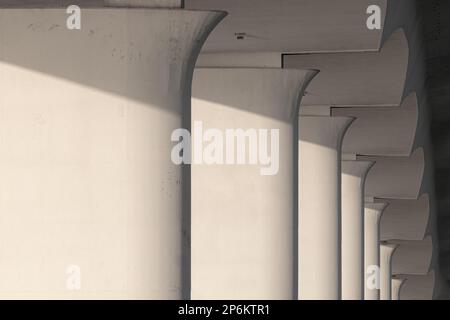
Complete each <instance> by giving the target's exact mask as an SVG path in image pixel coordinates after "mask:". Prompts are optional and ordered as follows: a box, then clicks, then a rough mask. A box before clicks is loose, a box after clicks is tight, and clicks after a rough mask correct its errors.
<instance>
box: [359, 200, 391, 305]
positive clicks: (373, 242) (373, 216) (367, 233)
mask: <svg viewBox="0 0 450 320" xmlns="http://www.w3.org/2000/svg"><path fill="white" fill-rule="evenodd" d="M388 205H389V204H388V203H380V202H378V203H371V202H367V201H366V203H365V205H364V300H380V290H379V286H377V283H376V277H374V274H373V273H374V270H376V268H379V266H380V218H381V216H382V215H383V211H384V210H385V209H386V207H388ZM374 279H375V283H373V282H374V281H373V280H374Z"/></svg>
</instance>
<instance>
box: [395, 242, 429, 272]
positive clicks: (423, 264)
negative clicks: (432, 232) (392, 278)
mask: <svg viewBox="0 0 450 320" xmlns="http://www.w3.org/2000/svg"><path fill="white" fill-rule="evenodd" d="M395 243H396V244H398V245H399V246H398V248H397V250H396V251H395V253H394V254H393V256H392V274H394V275H395V274H427V273H428V271H429V270H430V268H431V262H432V257H433V241H432V237H431V236H427V237H426V238H425V239H424V240H418V241H395Z"/></svg>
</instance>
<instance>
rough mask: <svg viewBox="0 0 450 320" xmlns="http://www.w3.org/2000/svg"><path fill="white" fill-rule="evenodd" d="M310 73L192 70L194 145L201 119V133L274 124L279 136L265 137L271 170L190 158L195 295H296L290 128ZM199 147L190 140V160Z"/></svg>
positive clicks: (293, 165) (269, 127)
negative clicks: (263, 171) (264, 171)
mask: <svg viewBox="0 0 450 320" xmlns="http://www.w3.org/2000/svg"><path fill="white" fill-rule="evenodd" d="M315 74H316V72H315V71H308V70H286V69H241V68H223V69H221V68H205V69H196V70H195V74H194V82H193V97H194V98H193V100H192V105H193V108H192V120H193V126H194V131H193V135H194V138H193V139H194V144H195V143H196V142H195V140H196V139H201V138H202V133H201V132H200V131H199V130H198V131H196V129H195V126H196V124H195V122H198V121H202V126H203V132H204V133H205V134H206V130H208V129H210V128H213V129H215V130H216V131H215V132H216V133H217V135H220V134H221V133H223V132H225V130H227V129H230V130H233V129H243V130H253V129H254V130H271V132H273V131H272V130H278V135H277V136H279V138H276V139H275V140H274V137H273V136H272V137H271V132H270V133H268V135H269V143H270V141H272V144H273V145H272V147H270V148H268V149H266V151H269V150H272V151H273V154H272V155H269V156H270V158H269V160H271V161H270V162H271V163H272V164H274V162H275V160H276V158H278V164H277V168H276V169H277V170H276V171H275V172H273V175H261V168H263V169H267V167H268V165H267V164H264V165H263V164H261V163H260V164H259V165H255V164H248V162H245V163H243V164H235V165H232V164H228V165H224V164H219V162H220V161H218V162H216V161H214V162H212V163H210V164H208V165H206V164H203V165H197V164H195V162H194V165H193V166H192V184H191V185H192V212H193V216H192V297H193V298H194V299H295V298H296V297H297V281H296V280H297V267H296V264H297V258H296V256H297V246H296V241H297V238H296V233H297V230H296V223H295V221H296V205H297V204H296V201H297V200H296V197H297V196H296V194H295V192H296V191H295V190H296V183H297V182H296V181H295V175H296V174H295V172H296V171H297V163H296V162H295V159H296V157H297V155H296V153H297V151H296V149H297V148H296V146H297V145H298V141H297V132H296V131H295V128H296V126H297V121H298V107H299V105H300V98H301V96H302V93H303V91H304V88H305V87H306V86H307V84H308V82H309V81H310V80H311V78H312V77H313V76H314V75H315ZM197 125H198V124H197ZM258 139H259V143H260V144H259V148H260V149H259V152H263V150H262V149H261V147H262V145H263V144H262V143H261V141H262V140H260V139H262V137H261V135H260V136H259V138H258ZM249 140H252V139H248V140H247V139H246V141H249ZM211 141H212V140H210V141H209V142H211ZM205 143H206V145H208V144H209V143H208V141H205ZM264 147H266V146H265V145H264ZM197 148H198V145H197V146H196V145H194V161H195V153H196V152H197V151H196V150H195V149H197ZM277 148H279V149H277ZM228 149H229V148H228ZM247 149H249V148H247ZM250 149H251V148H250ZM204 150H206V149H204ZM255 150H256V149H255ZM204 154H205V153H203V155H204ZM227 154H228V152H227ZM259 159H260V158H259Z"/></svg>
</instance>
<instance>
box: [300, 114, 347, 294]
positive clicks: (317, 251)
mask: <svg viewBox="0 0 450 320" xmlns="http://www.w3.org/2000/svg"><path fill="white" fill-rule="evenodd" d="M352 121H353V119H352V118H349V117H327V116H300V117H299V162H298V166H299V218H298V219H299V221H298V226H299V231H298V232H299V236H298V237H299V244H298V246H299V284H298V289H299V290H298V297H299V299H320V300H324V299H333V300H339V299H340V297H341V265H340V264H341V256H340V252H341V247H340V245H341V224H340V220H341V217H340V216H341V171H340V166H341V145H342V138H343V136H344V134H345V132H346V130H347V128H348V127H349V125H350V124H351V122H352Z"/></svg>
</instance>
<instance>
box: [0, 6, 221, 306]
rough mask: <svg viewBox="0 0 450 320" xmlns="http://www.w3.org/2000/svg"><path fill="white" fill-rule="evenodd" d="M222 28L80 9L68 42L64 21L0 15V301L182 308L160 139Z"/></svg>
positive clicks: (164, 15)
mask: <svg viewBox="0 0 450 320" xmlns="http://www.w3.org/2000/svg"><path fill="white" fill-rule="evenodd" d="M222 17H223V14H222V13H210V12H200V11H199V12H193V11H184V10H183V11H181V10H150V9H117V8H116V9H84V10H83V13H82V28H81V30H74V31H73V30H68V29H67V28H66V27H65V21H66V18H67V14H66V12H65V9H4V10H1V11H0V23H1V29H2V40H1V41H0V74H1V78H0V81H1V87H2V98H1V102H0V113H1V117H0V136H1V143H0V153H1V154H2V157H1V159H0V176H1V177H2V178H1V179H0V194H1V197H0V211H1V212H2V215H1V221H2V223H0V256H1V259H0V297H1V298H39V299H42V298H57V299H66V298H70V299H72V298H82V299H89V298H96V299H97V298H137V299H139V298H145V299H155V298H157V299H169V298H170V299H177V298H182V297H186V296H188V293H187V292H186V291H188V290H189V288H188V287H187V286H188V283H187V282H188V278H189V275H186V273H185V269H184V268H183V266H185V265H186V262H185V261H184V259H183V256H182V251H183V249H185V248H186V247H188V239H183V237H182V235H183V228H185V226H183V223H182V221H183V213H184V209H186V208H185V207H183V203H184V200H183V189H182V186H183V176H182V167H181V166H177V165H175V164H173V163H172V162H171V161H170V152H171V147H172V143H171V141H170V135H171V132H172V130H174V129H175V128H179V127H181V126H183V114H184V113H185V112H189V105H190V80H191V77H192V72H193V67H194V63H195V59H196V56H197V54H198V52H199V51H200V46H201V44H202V43H203V41H204V40H205V38H206V36H207V35H208V33H209V32H210V31H211V29H212V28H213V27H214V26H215V25H216V24H217V23H218V21H219V20H220V19H221V18H222ZM71 270H78V271H80V274H79V276H80V282H81V286H80V288H79V289H78V290H77V288H75V289H74V288H73V287H70V286H67V282H68V281H69V282H70V280H71V278H73V277H76V276H77V274H70V272H71ZM66 272H69V274H66ZM72 280H73V279H72ZM72 289H74V290H72Z"/></svg>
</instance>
